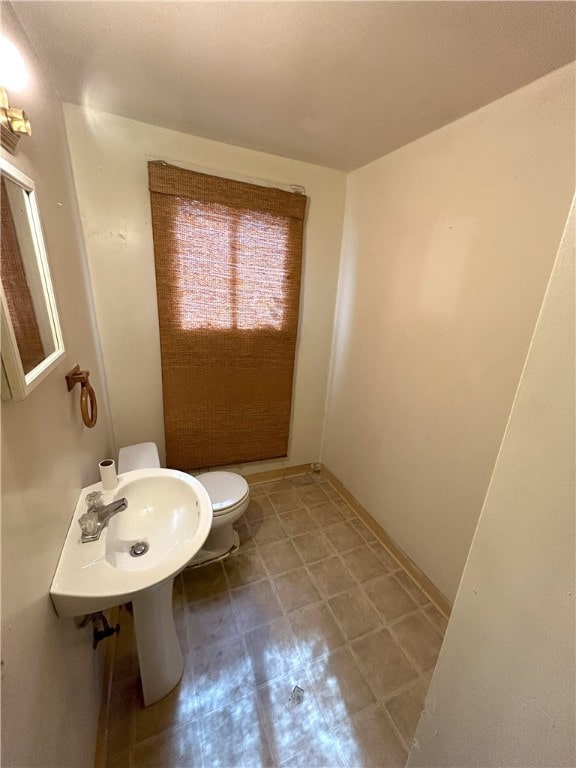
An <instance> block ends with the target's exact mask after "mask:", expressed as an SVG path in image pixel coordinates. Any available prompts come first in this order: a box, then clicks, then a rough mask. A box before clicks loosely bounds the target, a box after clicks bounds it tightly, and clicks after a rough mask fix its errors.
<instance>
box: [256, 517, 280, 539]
mask: <svg viewBox="0 0 576 768" xmlns="http://www.w3.org/2000/svg"><path fill="white" fill-rule="evenodd" d="M250 533H251V535H252V540H253V542H254V543H255V544H257V545H258V546H261V545H262V544H269V543H270V542H271V541H280V539H285V538H286V531H285V530H284V528H282V526H281V525H280V523H279V522H278V518H277V517H265V518H264V519H263V520H256V521H254V522H252V523H250Z"/></svg>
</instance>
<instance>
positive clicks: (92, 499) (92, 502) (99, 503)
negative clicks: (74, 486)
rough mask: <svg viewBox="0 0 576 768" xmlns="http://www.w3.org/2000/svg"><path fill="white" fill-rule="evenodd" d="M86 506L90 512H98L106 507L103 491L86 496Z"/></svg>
mask: <svg viewBox="0 0 576 768" xmlns="http://www.w3.org/2000/svg"><path fill="white" fill-rule="evenodd" d="M86 506H87V507H88V512H90V511H91V510H95V511H97V510H98V509H102V507H103V506H104V501H103V499H102V491H92V492H91V493H89V494H88V495H87V496H86Z"/></svg>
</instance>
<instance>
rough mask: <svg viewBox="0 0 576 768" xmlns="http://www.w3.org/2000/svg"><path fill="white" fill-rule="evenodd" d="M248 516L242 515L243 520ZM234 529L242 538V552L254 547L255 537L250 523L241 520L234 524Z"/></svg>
mask: <svg viewBox="0 0 576 768" xmlns="http://www.w3.org/2000/svg"><path fill="white" fill-rule="evenodd" d="M245 519H246V518H244V517H242V518H241V520H245ZM234 530H235V531H236V533H237V534H238V537H239V539H240V549H241V551H242V552H247V551H248V550H249V549H254V539H253V538H252V531H251V530H250V527H249V525H248V523H246V522H240V521H238V522H237V523H235V524H234Z"/></svg>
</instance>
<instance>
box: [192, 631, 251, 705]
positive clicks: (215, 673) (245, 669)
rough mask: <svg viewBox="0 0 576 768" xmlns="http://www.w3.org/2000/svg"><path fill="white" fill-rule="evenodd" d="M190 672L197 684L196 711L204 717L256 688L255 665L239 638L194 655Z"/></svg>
mask: <svg viewBox="0 0 576 768" xmlns="http://www.w3.org/2000/svg"><path fill="white" fill-rule="evenodd" d="M188 668H189V675H192V676H193V678H194V681H195V686H196V702H197V711H198V713H199V714H202V715H205V714H207V713H208V712H211V711H212V710H213V709H217V708H218V707H221V706H224V704H227V703H229V702H230V701H234V700H235V699H240V698H242V697H243V696H245V695H246V690H247V689H248V690H249V689H251V688H253V687H254V686H255V685H256V683H255V680H254V672H253V669H252V663H251V661H250V658H249V656H248V654H247V653H246V650H245V647H244V642H243V640H242V638H241V637H239V636H238V635H235V636H233V637H229V638H226V639H225V640H219V641H218V642H216V643H211V644H210V645H206V646H204V647H203V648H200V649H199V650H197V651H195V652H194V653H192V654H191V656H190V658H189V661H188Z"/></svg>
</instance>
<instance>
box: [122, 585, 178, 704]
mask: <svg viewBox="0 0 576 768" xmlns="http://www.w3.org/2000/svg"><path fill="white" fill-rule="evenodd" d="M173 587H174V579H173V578H172V579H169V580H168V581H165V582H163V583H162V584H158V585H157V586H155V587H149V588H148V589H147V590H146V591H145V592H144V593H143V594H141V595H140V596H139V597H136V598H135V599H134V600H133V601H132V607H133V610H134V630H135V632H136V647H137V649H138V661H139V662H140V677H141V678H142V691H143V693H144V704H145V706H148V705H149V704H154V702H155V701H158V699H161V698H163V697H164V696H166V695H167V694H168V693H170V691H171V690H172V689H173V688H175V687H176V686H177V685H178V683H179V682H180V678H181V677H182V673H183V672H184V658H183V656H182V649H181V648H180V642H179V640H178V635H177V634H176V626H175V624H174V610H173V608H172V591H173Z"/></svg>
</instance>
